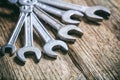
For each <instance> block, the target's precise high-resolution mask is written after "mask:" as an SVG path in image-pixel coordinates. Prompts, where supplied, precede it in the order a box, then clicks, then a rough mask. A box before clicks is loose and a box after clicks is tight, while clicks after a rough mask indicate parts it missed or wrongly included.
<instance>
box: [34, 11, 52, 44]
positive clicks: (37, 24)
mask: <svg viewBox="0 0 120 80" xmlns="http://www.w3.org/2000/svg"><path fill="white" fill-rule="evenodd" d="M32 14H33V21H34V24H33V25H34V28H35V30H36V31H37V32H38V34H39V35H40V36H41V37H42V39H43V40H44V41H45V43H47V42H49V41H51V40H54V38H53V37H52V36H51V35H50V34H49V33H48V31H47V30H46V28H45V27H44V26H43V24H42V23H41V22H40V21H39V19H38V18H37V16H36V15H35V14H34V13H32Z"/></svg>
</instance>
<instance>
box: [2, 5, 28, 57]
mask: <svg viewBox="0 0 120 80" xmlns="http://www.w3.org/2000/svg"><path fill="white" fill-rule="evenodd" d="M23 9H25V8H24V7H23V6H21V7H20V11H21V12H20V16H19V20H18V22H17V25H16V27H15V29H14V31H13V34H12V36H11V38H10V40H9V41H8V43H7V44H5V45H3V46H2V47H1V54H2V55H4V53H5V52H6V51H9V53H10V54H11V55H13V53H14V52H15V50H16V46H15V42H16V40H17V38H18V35H19V33H20V31H21V28H22V26H23V23H24V21H25V18H26V16H27V15H28V13H27V12H25V10H26V9H25V10H24V11H23Z"/></svg>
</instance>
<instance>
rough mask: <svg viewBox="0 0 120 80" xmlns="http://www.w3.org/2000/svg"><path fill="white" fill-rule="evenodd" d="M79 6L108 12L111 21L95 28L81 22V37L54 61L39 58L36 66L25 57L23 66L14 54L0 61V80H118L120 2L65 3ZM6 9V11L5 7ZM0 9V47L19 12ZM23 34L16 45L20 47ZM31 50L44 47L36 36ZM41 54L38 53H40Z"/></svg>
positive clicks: (31, 58)
mask: <svg viewBox="0 0 120 80" xmlns="http://www.w3.org/2000/svg"><path fill="white" fill-rule="evenodd" d="M65 1H67V2H71V3H75V4H81V5H88V6H92V5H103V6H106V7H108V8H110V9H111V12H112V14H111V17H110V19H109V20H104V21H103V22H101V23H100V25H97V24H95V23H91V22H85V21H81V22H80V24H79V27H80V28H81V29H82V30H83V32H84V35H83V37H82V38H81V39H77V41H76V42H75V43H74V44H68V45H69V52H68V54H66V55H64V54H62V53H61V52H58V58H57V59H55V60H54V59H51V58H49V57H46V56H44V55H43V56H42V58H41V60H40V62H39V63H37V62H36V60H35V57H34V56H31V55H30V56H29V55H26V57H27V62H26V64H25V65H23V64H22V63H21V62H20V61H19V60H18V59H17V58H16V54H15V55H14V56H12V57H10V56H9V54H8V53H6V54H5V56H4V57H0V80H120V5H119V4H120V1H119V0H65ZM9 6H10V7H9ZM9 6H6V5H2V6H0V46H2V45H4V44H5V43H7V41H8V40H9V38H10V35H11V33H12V31H13V29H14V28H15V24H16V22H17V20H18V15H19V11H18V10H17V8H14V7H13V6H12V5H9ZM23 34H24V32H23V30H22V32H21V34H20V36H19V38H18V40H17V42H16V46H17V49H19V48H20V47H22V46H23V45H24V44H23V41H24V37H23ZM34 40H35V41H34V43H35V46H37V47H39V48H40V49H41V46H42V45H43V44H44V43H43V41H42V40H41V39H40V38H39V36H38V35H35V37H34ZM41 50H42V49H41Z"/></svg>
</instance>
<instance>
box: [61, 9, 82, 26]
mask: <svg viewBox="0 0 120 80" xmlns="http://www.w3.org/2000/svg"><path fill="white" fill-rule="evenodd" d="M72 16H76V18H79V20H80V19H81V18H82V17H83V16H84V15H83V14H82V13H80V12H78V11H75V10H68V11H66V12H65V13H64V14H63V15H62V21H63V22H64V23H71V24H79V23H80V21H79V20H75V19H71V18H72Z"/></svg>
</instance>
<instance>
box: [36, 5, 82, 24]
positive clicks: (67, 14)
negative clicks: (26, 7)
mask: <svg viewBox="0 0 120 80" xmlns="http://www.w3.org/2000/svg"><path fill="white" fill-rule="evenodd" d="M36 5H37V6H39V7H40V8H41V9H43V10H45V11H46V12H49V13H51V14H54V15H56V16H58V17H61V18H62V21H63V22H65V23H71V24H78V23H80V21H78V20H73V19H71V17H77V18H79V19H81V18H82V17H83V14H82V13H80V12H78V11H76V10H67V11H64V10H60V9H57V8H54V7H51V6H48V5H45V4H43V3H37V4H36Z"/></svg>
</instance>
